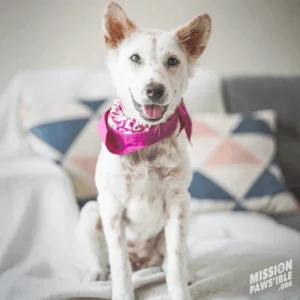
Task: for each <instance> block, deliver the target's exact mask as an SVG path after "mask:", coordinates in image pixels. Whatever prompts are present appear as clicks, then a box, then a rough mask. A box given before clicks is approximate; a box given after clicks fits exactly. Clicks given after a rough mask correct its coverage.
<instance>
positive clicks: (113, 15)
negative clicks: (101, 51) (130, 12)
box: [104, 1, 137, 49]
mask: <svg viewBox="0 0 300 300" xmlns="http://www.w3.org/2000/svg"><path fill="white" fill-rule="evenodd" d="M104 27H105V30H106V32H105V36H104V38H105V43H106V45H107V46H108V47H109V48H112V49H116V48H118V47H119V45H120V43H121V42H123V41H124V39H125V38H127V37H129V36H130V35H131V34H132V33H133V32H135V31H136V30H137V27H136V25H135V24H134V23H133V22H132V21H130V20H129V19H128V17H127V15H126V14H125V12H124V11H123V9H122V8H121V6H120V5H118V4H117V3H115V2H113V1H112V2H110V3H109V4H108V6H107V9H106V12H105V14H104Z"/></svg>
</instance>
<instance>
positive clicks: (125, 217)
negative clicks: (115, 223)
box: [122, 210, 130, 224]
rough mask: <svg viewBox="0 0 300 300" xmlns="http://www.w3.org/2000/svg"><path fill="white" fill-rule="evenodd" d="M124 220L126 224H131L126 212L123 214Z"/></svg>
mask: <svg viewBox="0 0 300 300" xmlns="http://www.w3.org/2000/svg"><path fill="white" fill-rule="evenodd" d="M122 220H123V222H124V223H126V224H129V223H130V220H129V219H128V217H127V214H126V210H125V211H124V212H123V216H122Z"/></svg>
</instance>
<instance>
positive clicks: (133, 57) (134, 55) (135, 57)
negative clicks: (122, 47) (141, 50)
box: [130, 54, 141, 63]
mask: <svg viewBox="0 0 300 300" xmlns="http://www.w3.org/2000/svg"><path fill="white" fill-rule="evenodd" d="M130 59H131V60H132V61H133V62H135V63H140V62H141V57H140V56H139V55H138V54H133V55H132V56H131V57H130Z"/></svg>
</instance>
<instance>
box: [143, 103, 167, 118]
mask: <svg viewBox="0 0 300 300" xmlns="http://www.w3.org/2000/svg"><path fill="white" fill-rule="evenodd" d="M163 110H164V108H163V107H162V106H159V105H154V104H152V105H143V111H144V114H145V116H146V117H147V118H149V119H153V120H155V119H158V118H160V117H161V116H162V113H163Z"/></svg>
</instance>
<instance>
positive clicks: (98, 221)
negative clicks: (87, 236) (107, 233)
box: [96, 218, 103, 231]
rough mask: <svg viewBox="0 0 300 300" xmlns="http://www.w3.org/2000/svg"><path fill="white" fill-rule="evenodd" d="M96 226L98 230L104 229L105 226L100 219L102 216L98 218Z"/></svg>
mask: <svg viewBox="0 0 300 300" xmlns="http://www.w3.org/2000/svg"><path fill="white" fill-rule="evenodd" d="M96 228H97V230H99V231H102V229H103V227H102V222H101V219H100V218H99V219H98V220H97V224H96Z"/></svg>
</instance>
